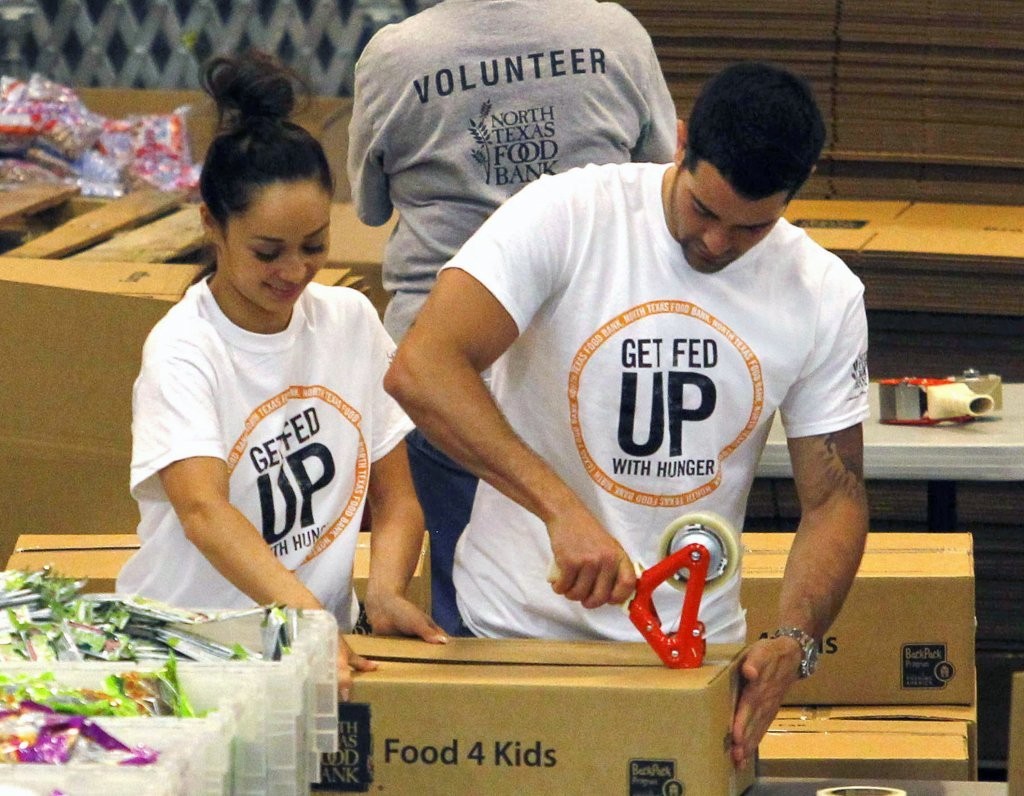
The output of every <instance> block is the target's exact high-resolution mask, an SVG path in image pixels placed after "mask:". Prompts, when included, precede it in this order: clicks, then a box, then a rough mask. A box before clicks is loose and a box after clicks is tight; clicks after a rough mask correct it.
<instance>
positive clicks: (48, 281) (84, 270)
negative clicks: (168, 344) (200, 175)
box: [0, 257, 199, 298]
mask: <svg viewBox="0 0 1024 796" xmlns="http://www.w3.org/2000/svg"><path fill="white" fill-rule="evenodd" d="M198 271H199V267H198V266H195V265H183V264H180V263H125V262H112V261H96V262H69V261H67V260H34V259H30V258H17V257H0V279H2V280H4V281H8V282H23V283H25V284H29V285H42V286H46V287H57V288H67V289H70V290H83V291H88V292H94V293H115V294H117V295H123V296H127V295H142V296H153V295H161V296H173V297H175V298H176V297H180V296H181V294H182V293H184V292H185V290H186V289H187V288H188V286H189V284H190V283H191V282H192V279H193V278H194V277H195V275H196V274H197V273H198Z"/></svg>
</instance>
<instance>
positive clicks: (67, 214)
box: [0, 186, 204, 263]
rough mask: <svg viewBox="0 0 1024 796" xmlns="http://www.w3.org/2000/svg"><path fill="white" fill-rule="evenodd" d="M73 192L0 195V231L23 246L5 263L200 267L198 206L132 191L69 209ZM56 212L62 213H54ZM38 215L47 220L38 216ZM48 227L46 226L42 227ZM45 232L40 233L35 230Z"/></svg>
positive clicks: (28, 190)
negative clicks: (23, 259) (192, 264)
mask: <svg viewBox="0 0 1024 796" xmlns="http://www.w3.org/2000/svg"><path fill="white" fill-rule="evenodd" d="M76 195H77V191H75V190H74V189H68V188H61V187H50V186H19V187H16V188H13V189H9V190H7V191H4V192H3V193H2V194H0V228H2V229H5V230H7V231H8V232H14V231H16V230H18V229H19V228H20V229H21V230H22V233H23V242H22V243H21V245H18V246H15V247H14V248H13V249H10V250H9V251H6V252H4V253H3V254H4V256H7V257H30V258H34V259H47V260H49V259H53V260H58V259H75V260H90V261H114V262H148V263H164V262H201V261H202V259H203V254H202V250H203V246H204V236H203V229H202V224H201V223H200V220H199V207H198V205H196V204H194V203H190V202H186V198H185V195H184V194H182V193H170V192H163V191H157V190H143V191H135V192H133V193H130V194H127V195H126V196H123V197H121V198H120V199H115V200H113V201H108V202H93V203H88V204H86V203H81V204H79V205H77V206H71V205H69V204H68V203H69V200H71V199H72V198H73V197H75V196H76ZM58 210H60V211H62V212H57V211H58ZM44 211H46V212H48V213H49V216H44V215H43V213H44ZM48 222H49V223H48ZM46 226H49V228H48V229H45V231H42V230H41V229H40V228H41V227H46Z"/></svg>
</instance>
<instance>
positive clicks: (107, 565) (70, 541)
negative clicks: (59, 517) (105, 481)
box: [7, 533, 139, 593]
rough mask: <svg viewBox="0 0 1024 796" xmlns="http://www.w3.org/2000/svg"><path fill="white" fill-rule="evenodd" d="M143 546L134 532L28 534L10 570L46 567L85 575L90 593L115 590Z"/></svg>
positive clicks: (22, 538)
mask: <svg viewBox="0 0 1024 796" xmlns="http://www.w3.org/2000/svg"><path fill="white" fill-rule="evenodd" d="M138 549H139V537H138V536H136V535H135V534H134V533H124V534H119V533H102V534H99V533H98V534H76V533H68V534H25V535H23V536H20V537H18V541H17V543H16V544H15V546H14V553H13V554H11V557H10V558H9V559H8V561H7V569H23V570H36V569H42V568H43V567H45V566H49V567H52V568H53V570H54V572H56V573H57V574H59V575H64V576H65V577H69V578H76V579H78V578H84V579H85V581H86V583H85V588H84V589H83V590H84V591H86V592H100V593H103V592H113V591H114V588H115V586H116V584H117V573H119V572H120V571H121V567H123V566H124V563H125V561H127V560H128V559H129V558H130V557H131V556H132V554H133V553H134V552H135V551H136V550H138Z"/></svg>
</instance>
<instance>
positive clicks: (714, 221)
mask: <svg viewBox="0 0 1024 796" xmlns="http://www.w3.org/2000/svg"><path fill="white" fill-rule="evenodd" d="M680 161H681V158H679V160H677V164H678V163H680ZM666 182H668V183H669V184H668V185H667V186H664V190H663V194H662V195H663V198H664V205H665V222H666V223H667V224H668V229H669V232H670V233H671V234H672V237H673V238H675V239H676V240H677V241H679V245H680V246H681V247H682V249H683V254H684V255H685V256H686V262H687V263H689V265H690V267H691V268H693V269H694V270H695V271H699V272H701V273H703V274H713V273H715V272H717V271H721V270H722V269H723V268H725V266H727V265H728V264H729V263H731V262H733V260H736V259H737V258H738V257H740V256H741V255H743V254H745V253H746V252H747V251H749V250H750V249H751V248H752V247H753V246H754V245H755V244H756V243H758V242H759V241H760V240H762V239H763V238H764V237H765V236H766V235H767V234H768V233H769V232H771V231H772V228H773V227H774V226H775V222H776V221H778V220H779V218H781V217H782V214H783V212H785V210H786V205H787V204H788V203H789V197H788V194H787V192H785V191H780V192H779V193H776V194H772V195H771V196H767V197H765V198H764V199H746V198H744V197H743V196H740V195H739V194H738V193H736V191H735V190H734V189H733V187H732V186H731V185H730V184H729V182H728V181H727V180H726V179H725V178H724V177H723V176H722V175H721V173H720V172H719V171H718V169H716V168H715V167H714V166H712V165H711V164H710V163H708V162H707V161H703V160H701V161H698V162H697V166H696V168H694V169H693V170H692V171H690V170H689V169H687V168H686V167H685V166H683V165H681V164H680V165H678V166H677V168H676V169H675V171H674V172H672V171H669V172H668V173H667V174H666Z"/></svg>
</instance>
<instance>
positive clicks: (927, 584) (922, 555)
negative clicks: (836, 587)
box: [740, 533, 976, 705]
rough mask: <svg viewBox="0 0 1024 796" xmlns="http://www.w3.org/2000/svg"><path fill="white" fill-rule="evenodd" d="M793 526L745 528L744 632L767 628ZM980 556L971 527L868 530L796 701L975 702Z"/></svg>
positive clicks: (773, 620)
mask: <svg viewBox="0 0 1024 796" xmlns="http://www.w3.org/2000/svg"><path fill="white" fill-rule="evenodd" d="M792 542H793V534H791V533H745V534H743V565H742V576H743V577H742V587H741V598H740V599H741V601H742V603H743V606H744V608H746V610H747V638H748V640H749V641H753V640H756V639H757V638H759V637H761V636H762V635H763V634H767V633H770V632H771V631H772V630H774V628H775V627H776V625H777V624H778V622H777V610H778V604H779V593H780V590H781V587H782V574H783V570H784V568H785V564H786V557H787V555H788V554H789V548H790V546H791V545H792ZM974 636H975V616H974V558H973V546H972V540H971V535H970V534H965V533H872V534H870V535H869V536H868V542H867V548H866V551H865V553H864V558H863V560H862V561H861V565H860V569H859V570H858V572H857V577H856V578H855V580H854V583H853V586H852V588H851V589H850V593H849V595H848V596H847V599H846V603H845V604H844V606H843V610H842V611H841V613H840V614H839V617H838V618H837V619H836V621H835V623H834V624H833V625H832V627H831V628H830V629H829V631H828V633H827V634H826V636H825V638H824V639H822V641H821V648H820V651H821V656H820V661H819V666H818V671H817V672H816V673H815V674H814V675H813V676H812V677H809V678H807V679H806V680H801V681H800V682H798V683H797V684H796V685H795V686H794V687H793V688H791V689H790V691H789V693H788V694H787V695H786V704H790V705H905V704H932V705H941V704H949V705H972V704H974V701H975V677H976V675H975V665H974Z"/></svg>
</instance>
